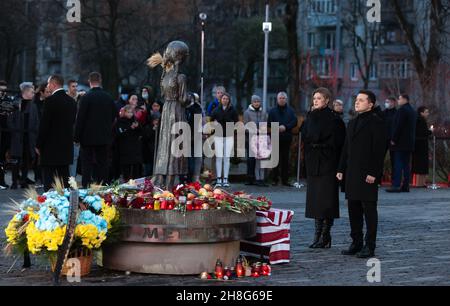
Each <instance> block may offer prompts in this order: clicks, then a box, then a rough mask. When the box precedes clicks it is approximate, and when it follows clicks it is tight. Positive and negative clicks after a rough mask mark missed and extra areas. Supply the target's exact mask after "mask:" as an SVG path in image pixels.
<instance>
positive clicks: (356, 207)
mask: <svg viewBox="0 0 450 306" xmlns="http://www.w3.org/2000/svg"><path fill="white" fill-rule="evenodd" d="M348 215H349V218H350V228H351V233H350V236H351V237H352V239H353V242H354V243H357V244H361V243H362V242H363V225H364V220H365V221H366V237H365V243H366V245H367V246H368V247H369V248H370V249H372V250H375V247H376V240H377V227H378V211H377V202H366V201H355V200H349V201H348Z"/></svg>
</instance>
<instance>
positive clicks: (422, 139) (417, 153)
mask: <svg viewBox="0 0 450 306" xmlns="http://www.w3.org/2000/svg"><path fill="white" fill-rule="evenodd" d="M417 113H418V116H417V125H416V144H415V150H414V154H413V159H412V172H413V173H415V174H417V186H418V187H426V179H427V175H428V167H429V166H428V139H429V137H430V136H431V134H432V132H431V130H430V129H429V128H428V124H427V118H428V116H430V111H429V109H428V108H426V107H425V106H421V107H419V108H418V109H417Z"/></svg>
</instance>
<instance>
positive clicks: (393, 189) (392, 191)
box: [386, 187, 402, 193]
mask: <svg viewBox="0 0 450 306" xmlns="http://www.w3.org/2000/svg"><path fill="white" fill-rule="evenodd" d="M386 192H390V193H400V192H402V190H401V189H400V188H395V187H394V188H390V189H386Z"/></svg>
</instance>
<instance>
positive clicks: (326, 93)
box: [312, 87, 332, 102]
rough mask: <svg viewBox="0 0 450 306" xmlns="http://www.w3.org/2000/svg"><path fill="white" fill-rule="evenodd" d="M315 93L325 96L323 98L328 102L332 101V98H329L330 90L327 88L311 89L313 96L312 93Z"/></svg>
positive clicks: (330, 96)
mask: <svg viewBox="0 0 450 306" xmlns="http://www.w3.org/2000/svg"><path fill="white" fill-rule="evenodd" d="M316 93H320V94H321V95H322V96H323V97H324V98H325V100H328V102H331V101H332V99H331V98H332V95H331V91H329V90H328V88H325V87H319V88H317V89H316V90H314V91H313V94H312V96H313V97H314V95H315V94H316Z"/></svg>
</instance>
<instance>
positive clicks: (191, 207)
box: [186, 201, 194, 211]
mask: <svg viewBox="0 0 450 306" xmlns="http://www.w3.org/2000/svg"><path fill="white" fill-rule="evenodd" d="M193 209H194V207H193V206H192V201H187V202H186V210H189V211H191V210H193Z"/></svg>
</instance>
